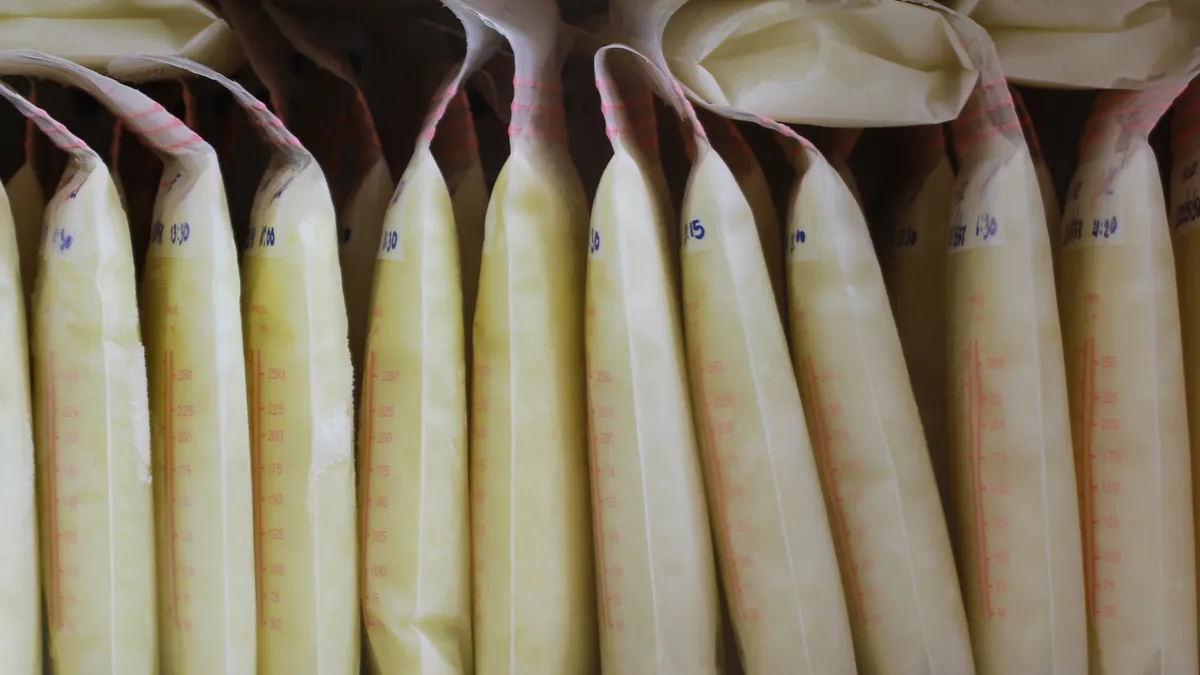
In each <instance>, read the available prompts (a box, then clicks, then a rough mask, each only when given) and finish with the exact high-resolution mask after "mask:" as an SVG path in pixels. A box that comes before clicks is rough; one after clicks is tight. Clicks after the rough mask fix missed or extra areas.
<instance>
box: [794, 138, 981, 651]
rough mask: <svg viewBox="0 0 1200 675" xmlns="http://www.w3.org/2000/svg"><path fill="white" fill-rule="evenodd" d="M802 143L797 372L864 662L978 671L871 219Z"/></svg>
mask: <svg viewBox="0 0 1200 675" xmlns="http://www.w3.org/2000/svg"><path fill="white" fill-rule="evenodd" d="M796 140H797V143H798V144H797V146H796V147H795V148H794V150H795V154H794V160H793V162H794V164H795V165H796V168H797V176H798V181H797V184H796V186H795V188H794V189H793V193H792V204H791V213H790V215H789V223H788V230H787V232H788V236H787V240H786V242H787V243H786V246H785V249H786V253H787V256H788V309H789V318H790V320H791V332H790V342H791V354H792V364H793V367H794V368H795V371H796V379H797V380H798V381H799V382H800V383H801V394H802V399H803V401H804V412H805V417H806V419H807V420H808V427H809V437H810V438H811V439H812V445H813V449H814V452H815V454H816V458H817V465H818V468H819V470H820V473H821V483H822V487H823V489H824V493H825V502H826V507H827V509H828V512H829V517H830V525H831V529H832V531H833V537H834V542H835V544H836V546H837V549H838V560H839V562H840V566H841V571H842V582H843V584H844V587H845V592H846V602H847V604H848V606H849V611H850V625H851V627H852V628H853V630H854V638H855V652H856V654H857V661H858V667H859V670H860V672H863V673H886V672H891V669H893V668H895V669H898V670H899V671H901V672H923V671H929V672H955V673H970V672H972V671H973V669H972V659H971V646H970V638H969V636H968V633H967V622H966V616H965V613H964V610H963V603H962V598H961V595H960V593H959V589H958V584H957V576H956V574H955V568H954V556H953V553H952V552H951V549H950V540H949V537H948V534H947V528H946V521H945V518H944V516H943V513H942V508H941V500H940V499H939V498H938V490H937V482H936V480H935V479H934V473H933V469H932V464H931V461H930V456H929V452H928V449H927V446H926V442H925V436H924V434H923V433H922V428H921V418H920V414H919V412H918V410H917V405H916V399H915V397H914V395H913V390H912V386H911V385H910V383H909V378H908V371H907V370H906V367H905V360H904V352H903V350H902V348H901V344H900V339H899V335H898V333H897V329H896V324H895V322H894V321H893V320H892V314H891V309H890V307H889V305H888V297H887V292H886V289H885V288H884V282H883V274H882V271H881V270H880V266H879V262H878V259H877V258H876V256H875V249H874V246H873V244H872V242H871V236H870V233H869V232H868V230H867V223H866V219H865V218H864V217H863V214H862V211H861V208H860V207H859V202H858V199H857V198H856V196H855V194H854V192H853V191H852V190H851V188H850V186H849V185H847V184H846V183H845V181H844V180H843V178H842V177H841V176H840V175H839V173H838V171H837V170H836V169H835V168H834V167H833V165H831V164H830V163H829V162H828V161H826V160H825V159H824V157H823V156H822V155H821V154H820V153H818V152H817V151H816V149H815V148H813V147H812V146H811V145H810V144H808V143H807V142H804V141H803V140H802V139H799V138H798V137H797V139H796ZM935 227H936V225H935Z"/></svg>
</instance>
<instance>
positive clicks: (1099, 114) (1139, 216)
mask: <svg viewBox="0 0 1200 675" xmlns="http://www.w3.org/2000/svg"><path fill="white" fill-rule="evenodd" d="M1181 89H1182V87H1168V88H1159V89H1151V90H1147V91H1144V92H1111V93H1106V94H1102V95H1101V96H1100V98H1099V99H1097V100H1096V102H1095V104H1094V105H1093V108H1092V114H1091V116H1090V118H1089V120H1088V124H1087V126H1086V127H1085V131H1084V135H1083V139H1082V140H1081V141H1080V150H1079V154H1080V157H1079V166H1078V168H1077V169H1076V171H1075V177H1074V179H1073V180H1072V181H1071V186H1070V188H1069V192H1068V198H1067V205H1066V209H1065V212H1064V215H1063V219H1062V236H1061V240H1060V241H1061V246H1062V251H1061V252H1060V254H1059V270H1058V281H1059V284H1058V299H1059V302H1058V306H1059V313H1060V315H1061V317H1062V325H1063V349H1064V351H1065V353H1066V358H1067V381H1068V382H1069V383H1070V385H1069V386H1070V401H1071V422H1072V429H1071V430H1072V432H1073V436H1074V441H1075V447H1076V452H1075V454H1076V458H1077V464H1078V468H1077V469H1076V471H1077V474H1078V477H1079V493H1080V502H1081V504H1080V509H1081V511H1082V513H1081V514H1080V519H1081V521H1082V523H1083V550H1084V562H1085V565H1084V570H1085V572H1086V578H1087V608H1088V620H1089V623H1090V628H1091V631H1090V632H1091V638H1092V642H1091V647H1092V648H1091V654H1090V657H1091V661H1092V669H1093V671H1094V672H1116V673H1143V672H1163V673H1191V672H1196V671H1197V669H1200V665H1198V664H1197V653H1196V649H1197V645H1196V630H1197V627H1196V558H1195V548H1194V544H1193V536H1194V535H1193V532H1192V508H1191V504H1192V483H1191V478H1190V477H1191V460H1190V457H1189V452H1188V428H1187V405H1186V402H1185V400H1184V395H1185V386H1184V376H1183V348H1182V345H1181V342H1180V322H1179V304H1178V298H1177V294H1176V288H1175V283H1176V280H1175V266H1174V260H1173V259H1172V252H1171V240H1170V228H1169V226H1168V224H1167V220H1168V219H1167V211H1166V204H1165V202H1164V197H1163V190H1162V183H1161V179H1160V178H1159V172H1158V160H1157V159H1156V158H1155V156H1154V151H1153V150H1152V149H1151V148H1150V145H1149V143H1148V142H1147V136H1148V135H1149V132H1150V130H1151V129H1152V128H1153V127H1154V125H1155V124H1156V123H1157V122H1158V119H1159V117H1160V116H1161V115H1162V114H1163V113H1164V112H1166V110H1167V108H1168V107H1169V106H1170V105H1171V101H1172V100H1174V98H1175V97H1176V96H1177V95H1178V94H1179V92H1180V91H1181Z"/></svg>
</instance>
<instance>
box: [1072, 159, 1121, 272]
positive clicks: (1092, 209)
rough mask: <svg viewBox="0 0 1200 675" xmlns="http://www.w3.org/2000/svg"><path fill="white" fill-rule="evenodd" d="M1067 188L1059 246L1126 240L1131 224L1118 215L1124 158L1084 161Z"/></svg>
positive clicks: (1101, 244)
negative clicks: (1126, 231) (1127, 230)
mask: <svg viewBox="0 0 1200 675" xmlns="http://www.w3.org/2000/svg"><path fill="white" fill-rule="evenodd" d="M1075 175H1076V177H1075V179H1074V180H1073V181H1072V182H1071V186H1070V187H1069V188H1068V189H1067V203H1066V208H1065V213H1066V215H1064V217H1063V222H1062V229H1061V231H1060V237H1059V241H1058V243H1059V245H1060V246H1061V247H1062V248H1064V249H1072V248H1080V247H1083V246H1113V245H1120V244H1124V243H1125V230H1126V229H1128V228H1127V227H1126V225H1128V223H1125V222H1121V221H1120V219H1119V218H1118V216H1117V213H1116V211H1117V206H1118V204H1117V202H1116V201H1115V199H1116V198H1115V194H1116V189H1117V185H1118V183H1119V181H1120V180H1121V178H1122V177H1123V175H1124V172H1122V171H1121V159H1120V158H1119V157H1118V158H1109V157H1106V158H1104V159H1101V160H1093V161H1090V162H1087V163H1085V164H1082V165H1081V166H1080V167H1079V168H1078V169H1077V170H1076V172H1075Z"/></svg>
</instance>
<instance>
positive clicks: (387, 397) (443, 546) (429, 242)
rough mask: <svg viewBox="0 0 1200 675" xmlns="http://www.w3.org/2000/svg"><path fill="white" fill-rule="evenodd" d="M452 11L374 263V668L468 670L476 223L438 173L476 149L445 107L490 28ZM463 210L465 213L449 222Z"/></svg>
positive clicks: (483, 50) (369, 522) (366, 429)
mask: <svg viewBox="0 0 1200 675" xmlns="http://www.w3.org/2000/svg"><path fill="white" fill-rule="evenodd" d="M461 18H462V19H463V23H464V24H465V26H466V29H467V35H468V41H469V42H468V54H467V60H466V61H465V62H464V63H463V64H462V65H461V67H460V68H456V72H455V73H454V74H453V77H451V78H449V81H448V82H447V84H446V86H445V87H443V88H442V90H441V93H440V94H439V96H438V98H437V99H435V100H434V101H433V104H432V108H431V110H430V116H429V118H428V123H427V126H426V128H425V130H424V131H423V133H422V134H421V136H420V141H419V143H418V146H417V150H416V153H415V154H414V155H413V159H412V162H411V163H410V164H409V167H408V169H407V170H406V171H405V172H404V175H403V177H402V178H401V180H400V186H399V187H398V188H397V189H396V196H395V198H394V200H393V202H392V206H391V207H390V208H389V209H388V213H387V219H386V220H385V221H384V224H383V233H382V236H381V237H380V241H379V243H378V255H379V261H378V263H377V264H376V266H375V287H374V290H373V292H372V299H371V314H370V323H369V331H368V335H367V344H366V357H365V371H364V378H363V391H362V397H361V405H360V409H359V435H358V440H359V443H358V447H359V453H358V461H359V475H360V476H362V480H361V481H360V499H359V503H360V504H361V509H360V525H361V530H362V531H361V535H360V540H361V546H362V557H361V560H362V569H361V570H360V574H362V575H363V577H362V583H363V617H364V623H365V625H366V630H367V638H368V641H369V657H368V658H369V663H370V668H371V672H373V673H378V674H386V673H393V672H416V671H420V672H427V673H445V674H448V675H449V674H455V675H466V674H468V673H472V672H474V666H473V654H472V651H473V646H472V642H471V581H470V556H471V546H470V512H469V505H470V503H469V498H468V456H467V382H466V368H465V363H466V353H465V351H464V334H465V330H464V328H465V326H466V324H465V323H464V317H463V314H462V311H461V303H462V302H463V294H462V287H461V284H460V281H459V279H460V277H459V275H458V266H459V246H458V242H457V241H456V232H457V231H458V230H460V229H463V228H468V229H470V230H477V231H482V229H483V215H484V214H483V212H482V210H475V211H474V212H471V211H461V210H455V208H454V206H455V201H454V197H453V194H452V190H453V188H451V187H450V180H448V179H447V178H446V175H447V174H452V173H453V172H454V168H455V166H454V165H455V164H458V163H461V157H460V156H461V155H463V154H474V153H475V149H474V147H473V146H471V145H469V144H468V145H465V146H464V145H461V142H462V141H463V140H464V139H463V137H461V136H458V135H456V134H458V133H461V132H462V131H463V129H464V128H466V129H468V130H469V128H470V127H469V125H464V124H462V121H461V119H460V120H448V119H446V118H445V117H444V115H445V113H446V112H447V111H448V110H449V109H450V108H451V107H452V106H453V105H454V102H455V101H459V102H461V101H462V92H461V90H460V89H459V88H460V87H461V86H462V85H463V82H464V80H465V79H466V77H467V76H468V75H469V74H470V73H471V72H472V71H473V70H474V69H475V68H476V67H478V65H479V64H480V63H481V62H482V61H483V60H484V59H486V57H487V56H489V55H490V54H491V53H492V51H493V50H494V48H495V46H496V43H497V42H498V39H497V38H498V36H497V35H496V34H495V33H493V32H491V31H490V30H488V29H487V28H485V27H484V24H483V23H482V22H481V21H480V20H479V19H478V18H477V17H476V16H474V15H473V14H464V15H463V16H462V17H461ZM468 114H469V113H468ZM468 121H469V119H468ZM443 131H445V132H446V133H443ZM467 138H468V139H470V138H473V137H472V136H468V137H467ZM439 141H440V142H439ZM476 157H477V155H476ZM447 159H449V161H448V162H447V161H446V160H447ZM443 166H449V169H448V170H445V171H444V170H443ZM475 166H478V162H477V161H476V162H475ZM482 201H483V202H484V203H486V197H484V198H483V200H482ZM472 216H474V217H477V220H476V221H474V222H464V223H459V222H458V218H459V217H462V218H464V219H466V218H470V217H472Z"/></svg>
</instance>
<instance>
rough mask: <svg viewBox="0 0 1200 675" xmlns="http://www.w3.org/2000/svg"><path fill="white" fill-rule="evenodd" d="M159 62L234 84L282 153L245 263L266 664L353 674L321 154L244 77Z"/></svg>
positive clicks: (337, 360) (347, 392) (331, 222)
mask: <svg viewBox="0 0 1200 675" xmlns="http://www.w3.org/2000/svg"><path fill="white" fill-rule="evenodd" d="M153 60H155V61H158V62H159V63H160V64H162V66H163V67H162V68H160V69H159V70H160V72H155V71H154V70H151V69H149V68H146V69H143V70H142V71H141V73H142V76H143V77H146V78H151V77H153V78H155V79H161V78H162V77H164V76H166V73H167V72H170V71H175V72H176V73H177V72H178V71H179V70H182V71H186V72H191V73H193V74H196V75H200V76H202V77H207V78H209V79H213V80H216V81H217V82H219V83H221V84H222V85H224V86H225V87H226V88H228V89H229V91H231V92H232V93H233V95H234V97H235V99H236V100H237V102H238V104H239V105H240V106H242V107H243V108H245V109H246V110H247V112H248V113H249V114H250V116H251V118H252V119H253V120H254V122H255V124H257V125H258V126H259V128H260V130H261V135H262V138H263V140H264V141H265V142H266V143H267V144H268V145H270V146H271V148H272V150H273V151H274V154H273V157H272V160H271V164H270V166H269V167H268V170H267V173H266V175H264V176H263V179H262V182H261V183H260V186H259V190H258V193H257V195H256V196H255V201H254V208H253V211H252V212H251V221H250V231H249V232H248V233H247V237H246V248H245V250H244V253H243V256H244V258H245V260H244V261H243V263H242V320H243V334H244V338H245V348H246V354H245V357H246V380H247V389H248V393H249V397H248V398H249V409H250V411H251V415H250V440H251V449H250V451H251V456H252V458H253V461H254V466H255V468H256V471H255V474H254V478H255V485H254V486H253V487H254V503H255V507H256V508H255V514H254V515H255V523H254V525H255V534H256V535H257V536H256V539H255V547H256V549H255V561H256V563H257V572H258V579H257V589H258V607H259V617H258V672H259V673H265V674H274V673H288V674H289V675H290V674H291V673H321V674H324V673H338V674H341V673H352V672H354V671H356V670H358V665H359V650H360V643H359V616H358V610H359V604H358V592H357V579H358V576H357V562H358V561H357V556H356V550H357V547H356V545H355V544H356V537H355V532H356V530H355V526H354V524H355V509H354V464H353V456H352V455H353V450H352V449H353V439H352V435H353V434H352V428H351V427H352V416H351V410H352V402H351V398H352V395H351V380H352V377H353V374H352V368H351V366H350V354H349V350H348V349H347V346H346V312H345V304H344V302H343V299H342V293H341V287H340V284H339V283H337V280H338V266H337V257H336V255H337V254H336V248H337V228H336V223H335V217H334V212H333V204H332V201H331V200H330V198H329V190H328V188H327V187H326V184H325V178H324V175H323V174H322V173H321V169H320V167H319V166H317V164H316V162H315V161H313V158H312V155H310V154H309V153H308V151H307V150H305V149H304V148H303V147H302V146H301V145H300V143H299V141H298V140H296V137H295V136H293V135H291V134H290V133H289V132H288V131H287V129H285V128H284V126H283V123H282V122H280V121H279V119H278V118H277V117H275V116H274V115H272V114H271V113H270V112H268V111H267V109H266V106H265V105H263V104H262V103H260V102H259V101H257V100H256V99H254V98H253V97H252V96H251V95H250V94H249V92H247V91H246V90H245V89H243V88H242V87H241V86H239V85H237V84H236V83H234V82H232V81H230V80H228V79H226V78H224V77H222V76H220V75H218V74H217V73H215V72H213V71H211V70H209V69H207V68H204V67H203V66H200V65H198V64H195V63H192V62H189V61H186V60H184V59H178V58H172V57H154V58H153ZM113 68H114V72H116V71H115V68H116V65H114V66H113ZM122 72H124V71H122ZM331 281H332V282H334V283H330V282H331Z"/></svg>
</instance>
